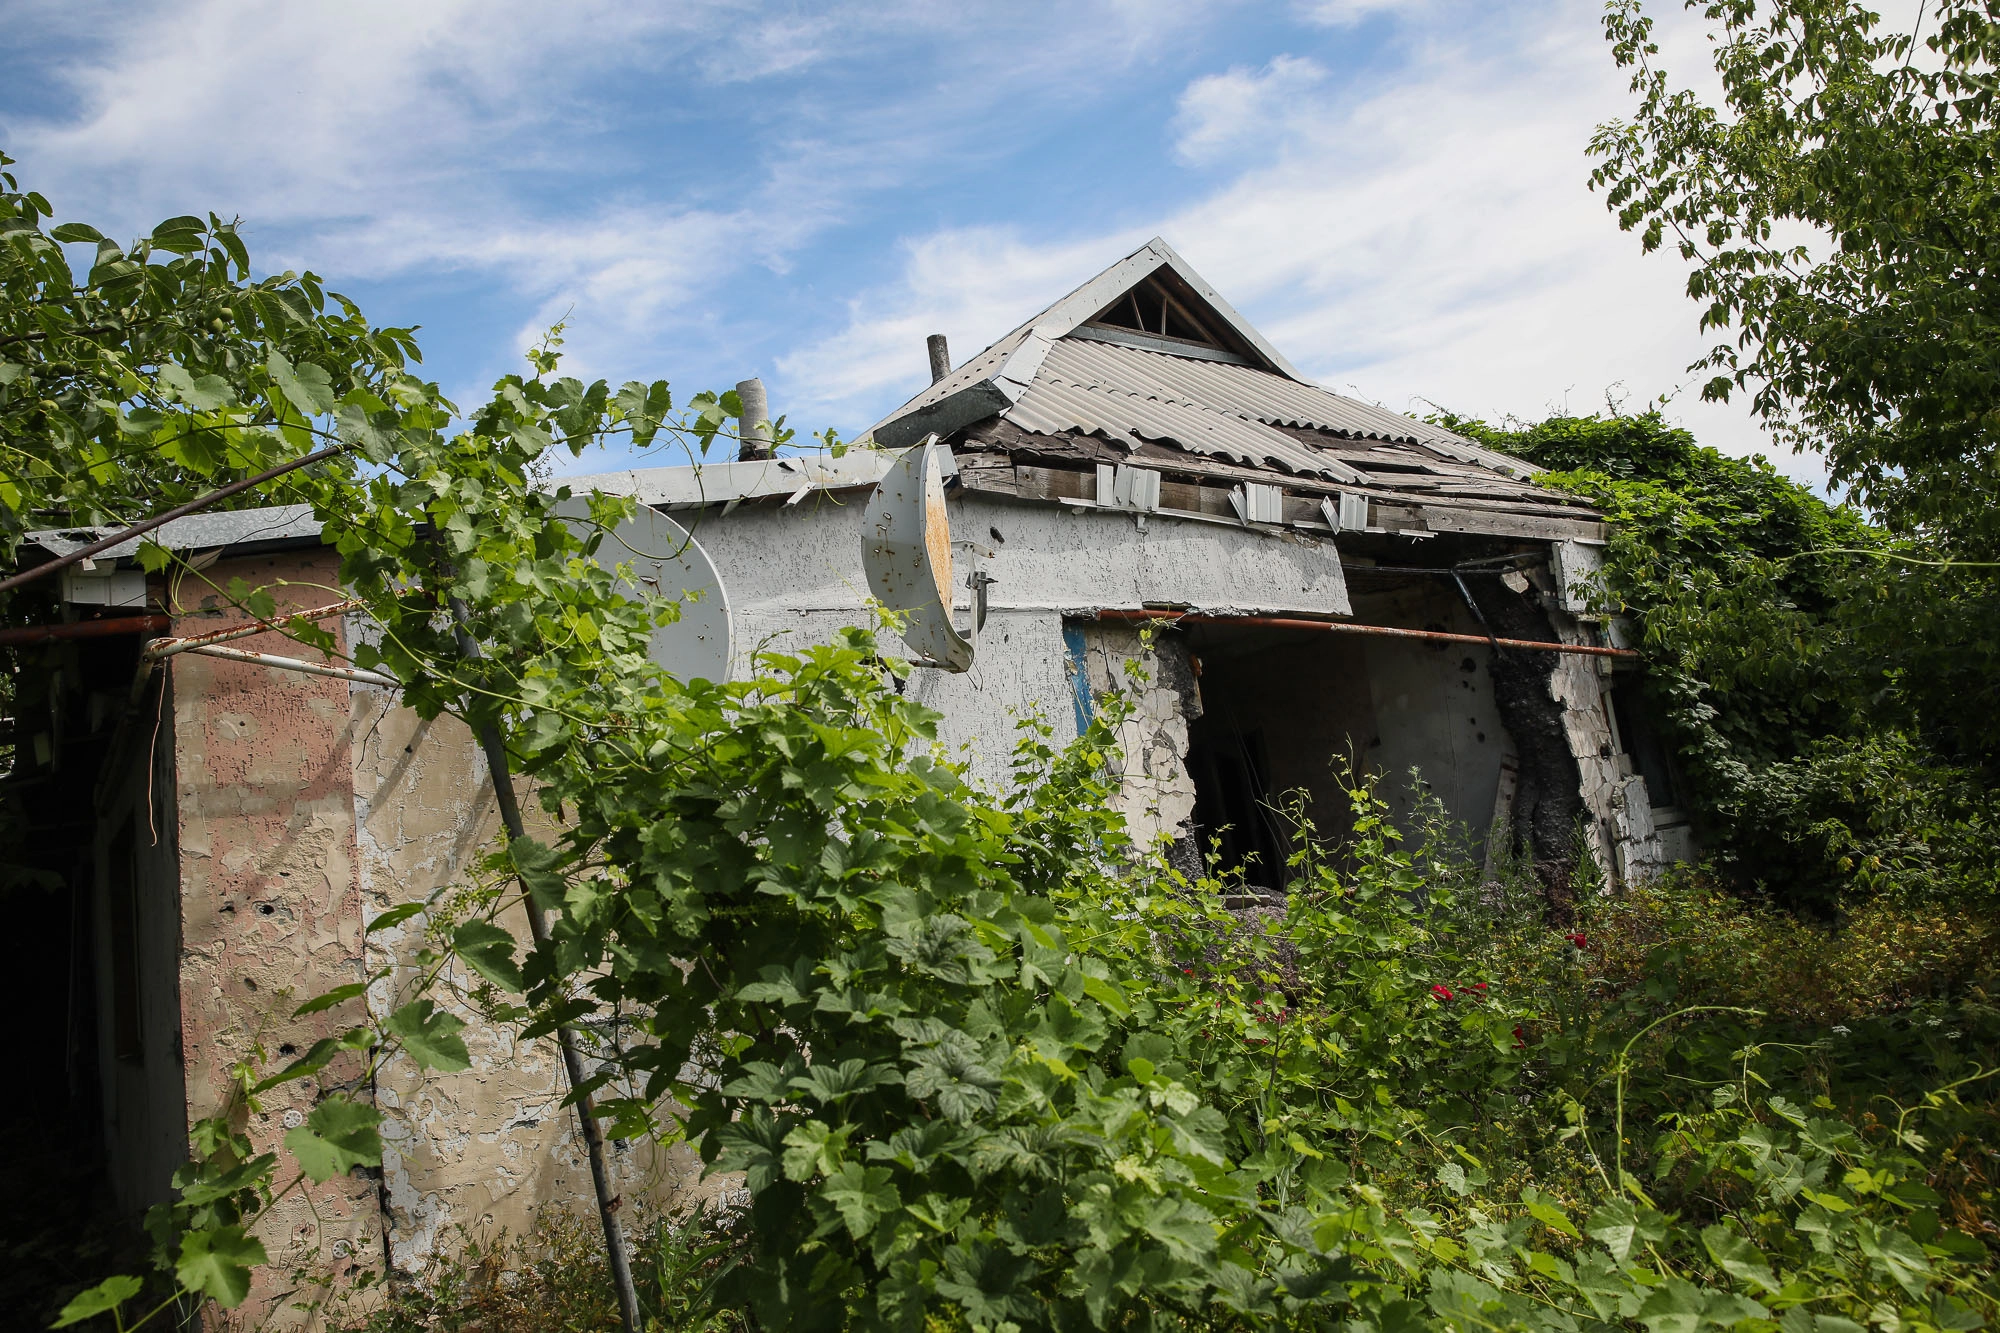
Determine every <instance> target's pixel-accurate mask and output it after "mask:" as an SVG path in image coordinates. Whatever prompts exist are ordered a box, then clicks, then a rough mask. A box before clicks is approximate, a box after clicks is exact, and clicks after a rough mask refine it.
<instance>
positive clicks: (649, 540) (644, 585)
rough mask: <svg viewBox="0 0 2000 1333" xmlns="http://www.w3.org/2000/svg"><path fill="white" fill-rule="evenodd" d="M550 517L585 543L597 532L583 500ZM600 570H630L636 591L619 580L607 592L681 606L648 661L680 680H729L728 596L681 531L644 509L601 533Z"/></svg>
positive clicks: (657, 634) (656, 638)
mask: <svg viewBox="0 0 2000 1333" xmlns="http://www.w3.org/2000/svg"><path fill="white" fill-rule="evenodd" d="M555 514H556V517H558V518H560V519H562V520H563V521H564V522H565V523H567V524H569V530H570V531H571V532H572V533H574V534H575V535H576V536H577V537H578V538H580V539H582V540H585V541H588V540H589V539H590V538H591V537H592V536H594V535H596V534H597V533H598V532H600V531H603V530H602V529H600V528H599V527H598V526H597V525H596V524H593V523H592V522H590V504H589V502H588V501H586V500H585V499H584V498H583V497H582V496H577V497H576V498H574V499H570V500H564V501H562V502H561V503H560V504H558V505H556V507H555ZM590 558H591V560H592V562H593V563H595V564H596V565H597V566H598V568H600V569H607V570H612V571H616V570H617V568H618V566H620V565H629V566H630V567H631V577H632V578H633V579H636V580H637V586H635V585H634V584H633V583H631V582H628V581H627V580H626V579H624V578H618V579H617V580H616V581H615V582H614V584H613V586H614V587H615V588H616V589H617V590H618V591H619V592H621V593H624V594H625V595H626V596H628V597H635V598H636V597H638V596H640V595H642V594H649V595H651V596H654V597H666V598H672V599H677V600H679V602H680V604H681V618H680V619H679V620H676V621H674V622H673V623H672V624H671V625H662V626H660V627H659V628H658V629H656V630H654V631H653V643H652V648H651V651H650V652H648V654H647V656H649V657H651V658H652V659H653V660H654V661H655V662H657V663H659V664H660V666H661V667H662V668H664V669H665V670H666V672H667V674H668V675H670V676H673V677H675V678H676V679H678V680H715V681H722V680H728V679H729V668H730V665H731V663H732V662H733V661H734V660H735V644H734V642H733V641H732V639H731V634H730V616H729V595H728V594H727V593H726V592H724V591H723V588H722V576H721V575H719V574H717V573H716V572H715V565H714V563H713V562H712V561H710V560H709V558H708V552H706V551H704V550H702V549H701V545H700V543H698V542H696V541H695V539H694V538H693V537H692V536H690V535H688V531H687V529H685V528H683V527H682V526H681V525H680V524H678V523H676V522H674V521H673V520H672V519H670V518H668V517H667V516H666V515H665V514H662V513H660V512H659V511H658V510H656V509H650V508H648V507H646V506H645V505H641V506H640V507H639V512H638V513H636V514H634V515H633V516H632V517H631V518H629V519H627V520H626V521H625V522H623V523H620V524H619V525H618V526H617V527H615V528H612V529H611V530H609V531H608V532H605V533H604V539H603V540H602V541H600V542H599V543H598V544H597V553H596V554H595V555H593V556H592V557H590Z"/></svg>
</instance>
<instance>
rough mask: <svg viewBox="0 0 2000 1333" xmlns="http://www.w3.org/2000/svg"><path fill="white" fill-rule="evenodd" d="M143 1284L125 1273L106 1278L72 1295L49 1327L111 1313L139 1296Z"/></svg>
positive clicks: (67, 1324) (58, 1326) (65, 1324)
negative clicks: (86, 1289)
mask: <svg viewBox="0 0 2000 1333" xmlns="http://www.w3.org/2000/svg"><path fill="white" fill-rule="evenodd" d="M143 1286H145V1284H144V1283H143V1282H141V1281H140V1280H139V1279H138V1278H136V1277H129V1276H127V1275H126V1274H124V1273H120V1274H119V1275H118V1276H117V1277H108V1278H105V1279H104V1281H102V1282H100V1283H98V1284H97V1285H96V1286H94V1287H92V1288H90V1290H88V1291H80V1292H78V1293H77V1294H76V1295H75V1296H72V1297H71V1298H70V1302H69V1304H68V1305H65V1306H64V1307H63V1308H62V1313H61V1314H60V1315H58V1316H56V1322H55V1323H53V1324H50V1325H49V1327H50V1328H68V1327H69V1326H70V1325H71V1324H80V1323H82V1322H83V1321H84V1320H86V1319H89V1318H92V1317H93V1316H95V1315H101V1314H106V1313H109V1312H110V1311H112V1310H115V1309H117V1308H118V1307H119V1306H121V1305H123V1304H124V1303H125V1302H126V1301H129V1300H131V1299H132V1298H133V1297H134V1296H137V1295H138V1294H139V1291H140V1288H142V1287H143Z"/></svg>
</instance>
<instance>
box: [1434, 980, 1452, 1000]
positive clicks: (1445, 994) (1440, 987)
mask: <svg viewBox="0 0 2000 1333" xmlns="http://www.w3.org/2000/svg"><path fill="white" fill-rule="evenodd" d="M1431 994H1433V995H1435V996H1437V997H1438V998H1439V999H1440V1000H1449V999H1450V998H1451V987H1449V986H1447V985H1445V984H1444V983H1443V982H1439V983H1438V984H1437V985H1435V986H1433V987H1431Z"/></svg>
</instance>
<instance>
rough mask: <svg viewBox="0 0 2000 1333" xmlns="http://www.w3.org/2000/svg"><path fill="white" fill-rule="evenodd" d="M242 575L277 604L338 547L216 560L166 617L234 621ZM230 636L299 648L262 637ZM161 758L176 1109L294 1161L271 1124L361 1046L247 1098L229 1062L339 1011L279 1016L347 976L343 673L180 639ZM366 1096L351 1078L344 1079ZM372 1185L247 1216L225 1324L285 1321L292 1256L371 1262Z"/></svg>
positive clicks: (322, 1023) (245, 644) (347, 766)
mask: <svg viewBox="0 0 2000 1333" xmlns="http://www.w3.org/2000/svg"><path fill="white" fill-rule="evenodd" d="M239 577H240V578H242V579H243V580H244V581H245V582H247V583H249V584H251V585H252V586H259V585H272V584H274V583H275V581H276V580H278V579H284V580H288V581H289V582H291V583H292V584H294V585H299V584H304V585H314V584H316V585H319V586H318V587H311V586H303V587H301V586H292V587H275V586H273V587H272V593H273V595H274V596H275V597H276V598H277V601H278V605H279V608H280V610H281V611H285V610H303V609H306V608H308V607H310V606H313V605H315V604H320V603H324V602H325V601H327V600H329V598H328V595H327V593H326V592H324V591H322V589H325V588H331V587H334V586H336V584H337V577H336V564H335V558H334V557H333V556H332V555H331V554H330V553H326V552H319V551H313V552H307V553H305V554H284V555H272V556H263V557H251V558H245V559H238V560H228V561H223V562H220V563H218V564H216V565H214V566H212V567H211V568H210V569H209V570H207V571H205V572H204V573H202V574H196V575H188V576H185V577H183V578H181V579H179V580H178V584H177V586H176V587H174V588H172V589H170V590H167V595H166V604H167V606H168V608H169V610H170V611H171V613H172V614H173V616H174V632H175V633H176V634H179V635H190V634H201V633H206V632H208V631H211V630H216V629H221V628H224V627H226V626H228V625H230V624H238V623H242V622H243V621H244V619H245V617H244V616H243V615H242V614H241V613H240V612H237V611H236V610H234V609H232V608H231V607H229V605H228V604H227V601H226V599H224V598H222V597H220V596H219V595H217V594H216V592H215V589H216V588H220V587H227V586H228V585H229V582H230V580H231V579H234V578H239ZM233 646H235V647H238V648H242V649H245V650H248V651H251V652H270V653H286V654H291V653H296V652H298V651H299V645H297V644H296V643H293V642H292V641H290V640H288V639H285V638H284V637H282V636H280V635H277V634H267V635H266V634H260V635H257V636H254V637H251V638H247V639H243V640H240V641H238V642H237V643H236V644H234V645H233ZM171 663H172V665H171V668H170V669H171V670H172V672H173V707H174V738H175V745H174V766H175V770H176V772H177V775H178V786H179V797H180V800H179V805H180V811H179V821H178V822H179V828H178V837H179V845H180V911H181V918H182V919H181V935H182V948H181V959H180V990H181V1025H182V1026H181V1049H182V1052H183V1058H184V1065H183V1068H184V1071H185V1075H186V1087H187V1099H188V1105H187V1118H188V1120H189V1121H190V1122H192V1121H194V1120H198V1119H202V1118H204V1117H207V1116H211V1115H215V1114H218V1113H223V1112H226V1113H228V1114H229V1115H230V1117H231V1118H232V1119H233V1120H234V1121H235V1122H236V1123H237V1124H238V1125H239V1126H241V1127H242V1129H243V1130H244V1132H246V1133H247V1134H248V1135H249V1137H250V1140H251V1142H252V1144H253V1145H254V1146H255V1148H256V1149H257V1150H258V1151H270V1152H276V1153H278V1154H279V1163H280V1165H279V1172H280V1181H281V1183H282V1181H283V1180H286V1179H289V1176H290V1171H291V1167H292V1163H291V1160H290V1155H289V1154H288V1153H286V1152H285V1151H284V1149H283V1146H282V1141H283V1138H284V1134H285V1131H286V1130H287V1129H288V1128H291V1127H292V1126H295V1125H298V1124H300V1123H302V1122H303V1120H304V1118H305V1116H306V1115H307V1114H308V1113H310V1112H311V1110H312V1108H313V1105H314V1102H315V1100H316V1098H317V1095H318V1093H319V1092H320V1091H321V1089H323V1088H332V1087H338V1086H342V1085H341V1080H343V1079H347V1080H352V1079H354V1078H355V1077H356V1076H357V1075H358V1074H359V1072H360V1065H359V1063H358V1061H356V1060H354V1059H352V1058H349V1059H345V1060H343V1061H340V1062H336V1063H335V1064H334V1065H333V1066H331V1067H330V1068H329V1069H328V1070H327V1071H326V1073H325V1075H324V1076H323V1077H322V1078H321V1079H320V1081H319V1084H318V1086H315V1085H314V1084H313V1083H311V1082H306V1081H301V1082H297V1083H290V1084H286V1085H284V1086H283V1087H280V1088H277V1089H274V1090H273V1091H271V1092H269V1093H266V1094H264V1095H263V1096H262V1097H261V1098H260V1102H261V1108H262V1109H261V1110H259V1111H256V1112H252V1111H251V1110H250V1109H249V1107H248V1105H247V1104H246V1103H245V1101H244V1099H243V1097H242V1095H241V1093H240V1091H239V1090H238V1085H237V1083H236V1081H235V1079H234V1077H233V1076H232V1073H231V1071H232V1069H233V1067H234V1066H235V1065H236V1064H237V1063H238V1062H241V1061H250V1060H253V1059H254V1058H255V1057H256V1056H257V1054H258V1048H259V1047H261V1048H262V1049H263V1051H264V1052H265V1053H267V1055H268V1059H269V1060H270V1061H271V1062H274V1066H273V1067H275V1064H281V1063H283V1062H286V1061H288V1060H290V1059H291V1058H292V1057H293V1056H294V1055H296V1054H298V1053H299V1052H302V1051H304V1050H306V1049H307V1048H308V1047H309V1046H311V1044H312V1043H313V1042H314V1041H316V1040H318V1039H319V1038H321V1037H325V1036H331V1035H333V1034H334V1033H335V1032H337V1031H338V1030H340V1029H342V1028H343V1027H345V1026H347V1025H349V1024H351V1022H352V1015H345V1016H344V1015H342V1014H341V1013H340V1012H339V1011H338V1010H336V1011H333V1012H329V1013H321V1014H313V1015H309V1016H307V1017H305V1018H293V1017H292V1016H291V1015H292V1011H293V1010H294V1009H296V1008H297V1007H298V1006H299V1004H300V1003H301V1002H302V1001H304V1000H306V999H308V998H310V997H311V996H314V995H317V994H319V993H321V992H322V991H325V990H329V989H331V988H332V987H334V986H339V985H343V984H346V983H348V982H353V981H358V980H360V978H361V975H362V973H361V966H362V953H363V951H362V940H361V895H360V885H359V882H358V879H357V876H356V870H355V839H354V796H353V760H352V754H353V736H352V732H351V728H352V725H353V721H352V717H351V715H350V711H349V707H348V700H347V692H348V687H347V685H346V683H345V682H343V681H338V680H328V679H324V678H320V677H315V676H308V675H303V674H300V673H297V672H288V671H276V670H272V669H271V668H268V667H261V666H254V665H251V664H249V663H240V662H229V661H222V660H218V659H216V658H211V657H200V656H196V655H193V654H182V655H180V656H178V657H175V658H173V659H171ZM348 1090H350V1091H360V1092H363V1093H365V1091H366V1090H365V1089H353V1088H352V1087H351V1086H350V1087H349V1088H348ZM375 1197H376V1190H375V1182H374V1181H372V1180H368V1179H363V1178H358V1177H348V1178H339V1179H335V1180H331V1181H328V1182H326V1183H325V1184H323V1185H317V1186H313V1185H308V1186H307V1187H305V1188H304V1191H303V1193H301V1192H300V1191H294V1192H293V1193H291V1194H289V1195H287V1196H286V1197H285V1198H284V1199H282V1200H281V1201H280V1202H279V1203H278V1205H277V1206H276V1207H275V1208H273V1209H272V1210H271V1211H270V1213H268V1214H267V1215H266V1216H265V1218H264V1220H263V1221H262V1222H261V1223H260V1224H259V1226H258V1227H257V1233H258V1235H259V1237H260V1238H261V1239H262V1240H263V1242H264V1247H265V1249H266V1250H267V1251H268V1252H269V1254H270V1256H271V1263H270V1264H269V1265H267V1266H264V1267H261V1268H259V1269H258V1270H257V1272H256V1276H255V1278H254V1280H253V1282H252V1285H251V1294H250V1298H249V1300H248V1301H246V1302H245V1303H244V1304H243V1305H242V1306H240V1307H239V1308H238V1309H236V1310H235V1311H232V1312H230V1313H229V1314H228V1315H227V1316H225V1317H224V1319H223V1322H222V1326H223V1327H226V1328H231V1329H236V1328H242V1329H250V1328H257V1327H260V1326H262V1325H263V1324H264V1323H265V1322H266V1320H267V1318H269V1317H270V1316H272V1315H273V1314H274V1313H277V1314H278V1315H279V1317H280V1318H283V1317H284V1316H283V1313H282V1311H283V1307H285V1306H286V1305H287V1303H288V1298H289V1296H290V1293H291V1288H292V1283H291V1280H290V1277H291V1274H292V1272H293V1270H294V1269H296V1268H299V1267H302V1266H310V1267H318V1268H322V1269H324V1268H332V1269H334V1270H335V1271H347V1270H351V1269H353V1268H355V1267H357V1266H360V1265H366V1266H369V1267H373V1266H374V1265H375V1263H376V1262H377V1256H378V1255H379V1253H380V1250H381V1228H380V1223H379V1216H380V1214H379V1210H378V1208H377V1206H376V1202H375Z"/></svg>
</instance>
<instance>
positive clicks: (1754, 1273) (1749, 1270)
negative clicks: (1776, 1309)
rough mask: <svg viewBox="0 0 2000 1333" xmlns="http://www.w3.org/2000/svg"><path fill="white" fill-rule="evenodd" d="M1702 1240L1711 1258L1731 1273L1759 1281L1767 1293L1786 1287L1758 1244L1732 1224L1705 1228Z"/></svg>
mask: <svg viewBox="0 0 2000 1333" xmlns="http://www.w3.org/2000/svg"><path fill="white" fill-rule="evenodd" d="M1701 1243H1702V1244H1703V1245H1706V1246H1707V1247H1708V1254H1709V1257H1710V1258H1711V1259H1714V1260H1715V1265H1716V1267H1718V1268H1720V1269H1721V1270H1722V1271H1723V1272H1725V1273H1727V1274H1729V1276H1731V1277H1733V1278H1736V1279H1737V1280H1739V1281H1742V1282H1751V1283H1755V1284H1756V1285H1757V1286H1758V1287H1760V1288H1762V1289H1763V1290H1765V1291H1767V1292H1772V1293H1775V1292H1777V1291H1779V1290H1781V1289H1782V1288H1783V1287H1784V1284H1783V1283H1782V1282H1780V1281H1778V1279H1777V1276H1776V1275H1775V1274H1773V1273H1772V1272H1771V1266H1770V1264H1769V1263H1767V1262H1766V1261H1765V1259H1764V1256H1763V1254H1762V1253H1761V1252H1760V1251H1759V1250H1758V1249H1757V1247H1756V1246H1754V1245H1752V1244H1751V1243H1750V1242H1749V1241H1748V1240H1747V1239H1745V1238H1744V1237H1742V1236H1739V1235H1737V1234H1736V1233H1735V1232H1734V1231H1731V1230H1730V1229H1729V1228H1728V1227H1724V1226H1711V1227H1703V1228H1702V1231H1701Z"/></svg>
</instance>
